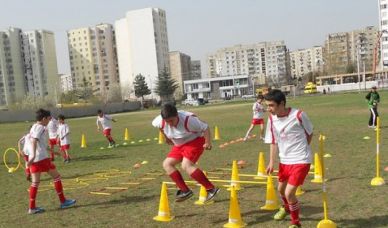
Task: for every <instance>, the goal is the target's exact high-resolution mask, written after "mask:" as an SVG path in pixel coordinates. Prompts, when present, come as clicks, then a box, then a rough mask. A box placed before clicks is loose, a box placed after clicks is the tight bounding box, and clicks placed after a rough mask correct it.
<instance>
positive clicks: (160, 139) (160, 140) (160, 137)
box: [158, 131, 166, 144]
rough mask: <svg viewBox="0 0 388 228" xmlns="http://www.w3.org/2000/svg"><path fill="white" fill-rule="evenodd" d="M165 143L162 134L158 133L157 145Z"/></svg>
mask: <svg viewBox="0 0 388 228" xmlns="http://www.w3.org/2000/svg"><path fill="white" fill-rule="evenodd" d="M165 141H166V139H165V138H164V135H163V133H162V132H161V131H159V142H158V144H163V143H164V142H165Z"/></svg>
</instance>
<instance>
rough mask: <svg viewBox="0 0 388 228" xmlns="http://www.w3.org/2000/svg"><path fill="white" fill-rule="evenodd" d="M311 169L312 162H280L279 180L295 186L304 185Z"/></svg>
mask: <svg viewBox="0 0 388 228" xmlns="http://www.w3.org/2000/svg"><path fill="white" fill-rule="evenodd" d="M309 170H310V164H295V165H285V164H282V163H280V164H279V182H288V183H289V184H291V185H293V186H299V185H303V182H304V179H305V178H306V176H307V174H308V173H309Z"/></svg>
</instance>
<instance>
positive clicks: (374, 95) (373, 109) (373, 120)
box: [365, 86, 380, 128]
mask: <svg viewBox="0 0 388 228" xmlns="http://www.w3.org/2000/svg"><path fill="white" fill-rule="evenodd" d="M365 99H366V101H367V102H368V107H369V111H370V117H369V124H368V126H369V127H370V128H376V125H377V117H378V116H379V113H378V112H377V106H378V104H379V103H380V94H379V93H378V92H377V87H376V86H373V87H372V89H371V91H370V92H369V93H368V94H367V95H366V96H365Z"/></svg>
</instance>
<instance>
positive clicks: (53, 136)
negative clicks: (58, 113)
mask: <svg viewBox="0 0 388 228" xmlns="http://www.w3.org/2000/svg"><path fill="white" fill-rule="evenodd" d="M46 128H47V131H48V135H49V146H50V155H51V161H54V147H55V145H59V142H58V141H57V131H58V120H56V119H55V118H54V117H51V120H50V122H49V123H48V124H47V127H46Z"/></svg>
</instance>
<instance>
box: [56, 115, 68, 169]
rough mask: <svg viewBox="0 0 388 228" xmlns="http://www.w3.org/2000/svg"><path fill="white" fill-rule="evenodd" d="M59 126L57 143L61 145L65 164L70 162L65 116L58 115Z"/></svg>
mask: <svg viewBox="0 0 388 228" xmlns="http://www.w3.org/2000/svg"><path fill="white" fill-rule="evenodd" d="M58 120H59V126H58V141H59V142H60V145H61V152H62V154H63V159H64V162H65V163H69V162H70V156H69V149H70V136H69V135H70V130H69V126H68V125H67V124H66V123H65V116H64V115H59V116H58Z"/></svg>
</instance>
